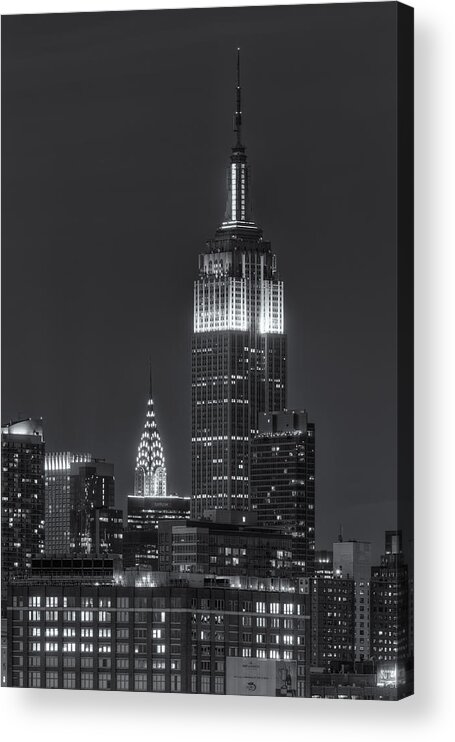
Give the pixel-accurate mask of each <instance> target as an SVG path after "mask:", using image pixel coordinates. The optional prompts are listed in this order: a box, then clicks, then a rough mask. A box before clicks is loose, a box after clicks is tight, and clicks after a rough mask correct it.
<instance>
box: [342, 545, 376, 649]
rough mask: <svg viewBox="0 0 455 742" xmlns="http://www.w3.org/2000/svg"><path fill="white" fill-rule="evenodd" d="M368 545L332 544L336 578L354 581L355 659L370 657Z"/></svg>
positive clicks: (369, 558)
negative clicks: (346, 578)
mask: <svg viewBox="0 0 455 742" xmlns="http://www.w3.org/2000/svg"><path fill="white" fill-rule="evenodd" d="M371 564H372V559H371V544H370V543H369V542H368V541H353V540H350V541H344V540H343V539H342V537H341V536H340V538H339V540H338V541H336V542H335V543H334V544H333V569H334V575H335V576H336V577H348V578H349V577H350V578H351V579H353V580H354V590H355V598H354V609H355V659H356V660H357V661H358V662H362V661H364V660H367V659H368V658H369V656H370V577H371Z"/></svg>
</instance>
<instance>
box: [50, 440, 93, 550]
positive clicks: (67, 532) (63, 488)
mask: <svg viewBox="0 0 455 742" xmlns="http://www.w3.org/2000/svg"><path fill="white" fill-rule="evenodd" d="M91 460H92V455H91V454H90V453H71V452H70V451H64V452H59V453H46V456H45V460H44V472H45V542H44V548H45V553H46V554H47V555H48V556H52V555H56V554H59V555H62V554H69V553H70V551H71V491H70V489H71V487H70V484H71V464H74V463H87V462H89V461H91Z"/></svg>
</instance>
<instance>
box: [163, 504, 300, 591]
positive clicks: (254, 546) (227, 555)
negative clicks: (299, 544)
mask: <svg viewBox="0 0 455 742" xmlns="http://www.w3.org/2000/svg"><path fill="white" fill-rule="evenodd" d="M216 512H217V513H220V512H222V511H216ZM224 512H225V513H226V516H229V512H230V511H227V512H226V511H224ZM231 512H235V511H231ZM245 520H246V519H245ZM158 538H159V569H160V570H163V571H169V572H184V573H187V572H200V573H202V574H209V573H210V574H216V575H256V576H258V577H280V576H281V577H288V576H289V575H290V573H291V571H292V569H291V568H292V551H291V549H292V539H291V537H290V536H288V535H286V534H283V533H280V531H278V530H277V529H275V530H272V529H268V528H261V527H259V526H257V525H256V526H255V525H251V524H247V523H235V522H232V519H228V520H227V521H225V522H214V521H210V520H184V521H182V520H180V521H171V520H168V521H161V523H160V524H159V527H158Z"/></svg>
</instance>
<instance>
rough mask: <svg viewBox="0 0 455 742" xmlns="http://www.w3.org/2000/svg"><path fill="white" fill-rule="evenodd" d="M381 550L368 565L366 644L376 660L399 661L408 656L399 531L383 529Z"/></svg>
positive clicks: (405, 585) (404, 575)
mask: <svg viewBox="0 0 455 742" xmlns="http://www.w3.org/2000/svg"><path fill="white" fill-rule="evenodd" d="M385 542H386V543H385V552H386V553H385V554H383V555H382V557H381V564H380V566H376V567H372V568H371V582H370V617H371V618H370V644H371V654H372V656H373V657H374V658H375V659H376V660H377V661H378V662H391V663H394V664H395V668H394V670H395V672H396V671H397V668H396V663H399V664H403V663H404V662H405V661H406V660H407V659H408V657H409V615H408V613H409V589H408V569H407V565H406V564H405V563H404V555H403V552H402V546H401V533H400V532H399V531H386V539H385Z"/></svg>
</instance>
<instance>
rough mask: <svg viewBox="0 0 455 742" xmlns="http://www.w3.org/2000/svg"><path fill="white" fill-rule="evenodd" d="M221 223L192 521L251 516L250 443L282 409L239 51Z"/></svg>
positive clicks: (279, 313)
mask: <svg viewBox="0 0 455 742" xmlns="http://www.w3.org/2000/svg"><path fill="white" fill-rule="evenodd" d="M235 98H236V107H235V113H234V134H235V140H234V145H233V147H232V150H231V158H230V164H229V169H228V201H227V210H226V216H225V219H224V221H223V223H222V224H221V226H220V227H219V229H218V230H217V231H216V233H215V236H214V237H213V238H212V239H211V240H208V241H207V242H206V244H205V248H204V249H203V251H202V252H201V254H200V255H199V260H198V276H197V278H196V280H195V282H194V304H193V307H194V310H193V340H192V354H191V356H192V394H191V399H192V433H191V437H192V441H191V448H192V492H191V512H192V516H193V517H196V518H200V517H203V516H204V513H205V512H206V511H211V510H216V509H221V510H248V509H249V506H250V488H251V482H250V460H251V444H252V441H253V440H254V437H255V436H256V435H257V433H258V429H259V416H260V415H261V413H264V412H274V411H277V410H284V409H286V333H285V328H284V286H283V282H282V281H281V279H280V278H279V275H278V270H277V260H276V257H275V255H274V253H273V252H272V248H271V245H270V242H268V241H267V240H264V239H263V234H262V229H261V228H260V227H258V226H257V225H256V224H255V222H254V221H253V220H252V217H251V213H250V201H249V193H248V166H247V159H246V154H245V146H244V143H243V142H244V140H243V131H242V96H241V86H240V57H239V55H238V53H237V85H236V96H235Z"/></svg>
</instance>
